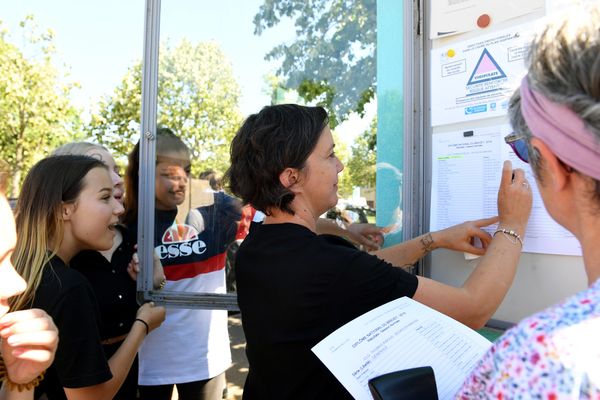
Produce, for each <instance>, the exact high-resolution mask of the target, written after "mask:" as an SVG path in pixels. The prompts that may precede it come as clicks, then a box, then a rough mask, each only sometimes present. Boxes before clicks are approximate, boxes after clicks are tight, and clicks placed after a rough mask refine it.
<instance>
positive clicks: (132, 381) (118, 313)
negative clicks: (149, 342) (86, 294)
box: [70, 226, 139, 400]
mask: <svg viewBox="0 0 600 400" xmlns="http://www.w3.org/2000/svg"><path fill="white" fill-rule="evenodd" d="M118 229H119V231H120V232H121V235H122V236H123V241H122V242H121V244H120V245H119V247H117V248H116V249H115V251H114V253H113V254H112V257H111V260H110V261H108V260H107V259H106V258H105V257H104V256H103V255H102V254H101V253H100V252H98V251H95V250H84V251H82V252H80V253H78V254H77V255H76V256H75V257H73V259H72V260H71V263H70V266H71V268H73V269H75V270H77V271H79V272H81V274H83V275H84V276H85V277H86V278H87V280H88V281H89V283H90V285H91V287H92V290H93V291H94V294H95V296H96V299H97V300H98V306H99V309H100V338H101V339H102V340H106V339H112V338H116V337H119V336H123V335H126V334H127V333H129V331H130V329H131V325H132V324H133V321H134V320H135V317H136V313H137V310H138V308H139V305H138V304H137V300H136V283H135V281H134V280H133V279H131V277H130V276H129V274H128V273H127V265H128V264H129V262H130V261H131V257H132V256H133V253H134V251H135V249H134V247H133V246H134V244H135V238H133V237H131V235H130V233H129V231H128V230H127V229H126V228H125V227H123V226H118ZM122 343H123V341H118V342H115V343H112V344H105V345H102V347H103V349H104V353H105V354H106V358H108V359H110V357H112V355H113V354H115V353H116V351H117V350H118V349H119V347H120V346H121V344H122ZM137 375H138V361H137V356H136V358H135V360H134V362H133V364H132V366H131V368H130V370H129V374H127V377H126V378H125V381H124V382H123V384H122V385H121V388H120V389H119V391H118V393H117V394H116V395H115V397H114V399H123V400H129V399H135V398H136V393H137V380H138V377H137Z"/></svg>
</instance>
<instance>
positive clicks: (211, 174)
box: [198, 169, 223, 191]
mask: <svg viewBox="0 0 600 400" xmlns="http://www.w3.org/2000/svg"><path fill="white" fill-rule="evenodd" d="M198 179H202V180H205V181H208V184H209V185H210V188H211V189H212V190H214V191H219V190H221V189H223V184H222V182H221V179H219V178H218V177H217V173H216V172H215V170H213V169H207V170H206V171H202V172H200V175H198Z"/></svg>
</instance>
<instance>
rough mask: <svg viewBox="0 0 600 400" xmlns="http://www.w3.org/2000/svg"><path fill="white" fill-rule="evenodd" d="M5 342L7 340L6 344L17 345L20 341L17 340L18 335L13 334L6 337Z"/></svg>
mask: <svg viewBox="0 0 600 400" xmlns="http://www.w3.org/2000/svg"><path fill="white" fill-rule="evenodd" d="M6 342H7V343H8V344H10V345H11V346H16V345H18V344H19V343H21V342H20V341H19V337H18V336H15V335H13V336H10V337H9V338H8V339H6Z"/></svg>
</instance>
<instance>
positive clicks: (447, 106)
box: [431, 24, 532, 126]
mask: <svg viewBox="0 0 600 400" xmlns="http://www.w3.org/2000/svg"><path fill="white" fill-rule="evenodd" d="M531 37H532V26H531V24H524V25H518V26H515V27H511V28H507V29H504V30H500V31H496V32H493V33H490V34H487V35H483V36H478V37H474V38H470V39H466V40H462V41H457V42H454V43H453V44H451V45H447V46H444V47H439V48H435V49H433V50H431V123H432V125H433V126H439V125H445V124H451V123H460V122H468V121H473V120H479V119H484V118H491V117H497V116H503V115H505V114H506V110H507V107H508V99H509V98H510V96H511V95H512V93H513V91H514V89H515V88H516V87H517V86H518V84H519V82H520V80H521V78H522V77H523V75H524V74H525V64H524V59H525V56H526V54H527V48H528V45H529V42H530V40H531Z"/></svg>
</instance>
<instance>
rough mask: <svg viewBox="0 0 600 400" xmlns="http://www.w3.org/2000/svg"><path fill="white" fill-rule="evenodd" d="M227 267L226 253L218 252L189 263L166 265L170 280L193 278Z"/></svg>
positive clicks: (167, 275)
mask: <svg viewBox="0 0 600 400" xmlns="http://www.w3.org/2000/svg"><path fill="white" fill-rule="evenodd" d="M223 268H225V253H221V254H217V255H216V256H213V257H211V258H209V259H206V260H203V261H194V262H191V263H188V264H179V265H166V266H165V276H166V277H167V280H169V281H178V280H180V279H186V278H193V277H195V276H198V275H201V274H207V273H209V272H214V271H218V270H221V269H223Z"/></svg>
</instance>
